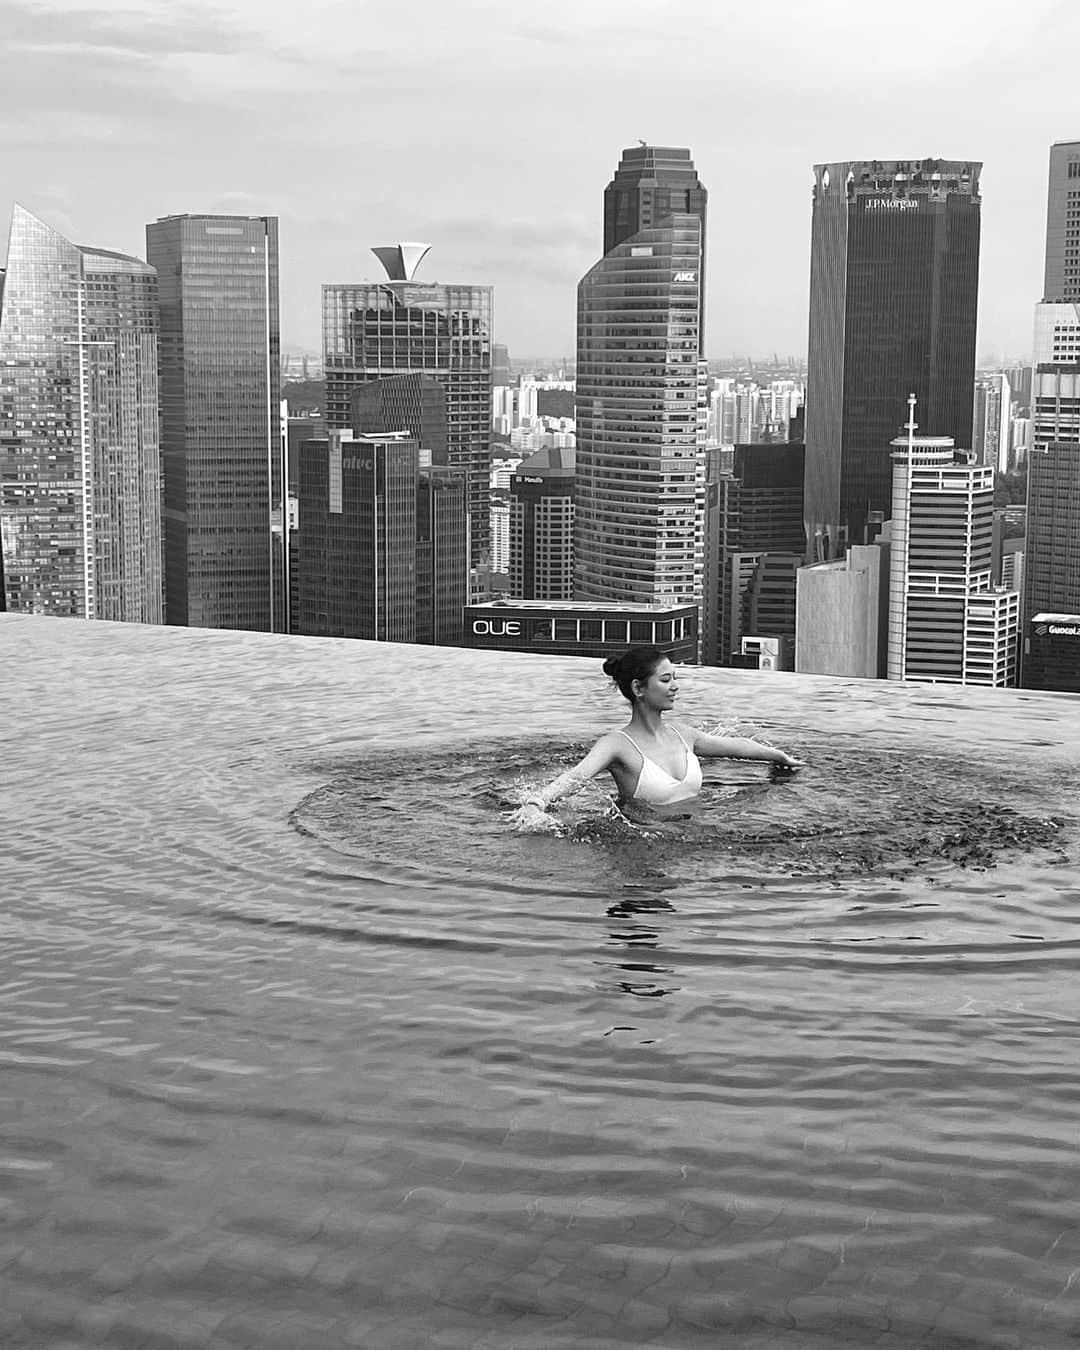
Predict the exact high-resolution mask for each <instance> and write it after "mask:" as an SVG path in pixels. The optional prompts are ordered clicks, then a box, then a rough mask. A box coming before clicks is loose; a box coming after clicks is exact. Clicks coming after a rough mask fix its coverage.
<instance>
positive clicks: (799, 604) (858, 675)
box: [795, 535, 889, 680]
mask: <svg viewBox="0 0 1080 1350" xmlns="http://www.w3.org/2000/svg"><path fill="white" fill-rule="evenodd" d="M888 563H889V550H888V544H887V542H885V537H884V535H879V537H878V540H877V542H876V543H873V544H852V546H851V547H850V548H849V549H848V551H847V553H846V554H845V555H844V556H843V557H842V558H834V559H832V560H830V561H826V562H819V563H811V564H810V565H809V566H807V567H800V568H799V573H798V577H797V579H796V604H795V613H796V625H795V669H796V670H797V671H798V672H799V673H800V674H801V675H843V676H847V677H848V678H854V679H863V680H877V679H884V677H885V637H886V633H887V621H888V620H887V609H886V600H887V594H888V570H887V569H888Z"/></svg>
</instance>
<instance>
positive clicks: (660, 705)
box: [634, 656, 679, 712]
mask: <svg viewBox="0 0 1080 1350" xmlns="http://www.w3.org/2000/svg"><path fill="white" fill-rule="evenodd" d="M634 692H635V693H636V694H637V696H638V700H639V701H640V702H641V703H644V704H646V705H647V706H648V707H650V708H656V709H657V710H658V711H659V712H663V711H664V709H665V708H671V707H674V705H675V698H676V696H677V694H678V692H679V686H678V682H677V681H676V678H675V667H674V666H673V665H672V664H671V662H670V661H669V660H668V658H667V657H666V656H665V657H664V658H663V660H662V661H660V663H659V664H658V665H657V667H656V669H655V670H654V671H653V673H652V674H651V675H650V676H649V678H648V679H647V680H635V681H634Z"/></svg>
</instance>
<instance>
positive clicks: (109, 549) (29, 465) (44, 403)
mask: <svg viewBox="0 0 1080 1350" xmlns="http://www.w3.org/2000/svg"><path fill="white" fill-rule="evenodd" d="M0 295H2V300H0V533H2V539H3V568H2V574H3V577H4V583H5V591H6V605H7V608H8V609H10V610H22V611H25V612H28V613H33V614H52V615H62V616H69V617H75V618H85V619H95V618H96V619H119V620H125V621H128V622H136V623H160V622H161V618H162V594H161V463H160V453H159V444H158V415H157V404H158V365H157V331H158V308H157V278H156V276H155V274H154V269H153V268H152V267H150V266H149V265H148V264H146V263H144V262H142V261H141V260H140V259H138V258H130V257H128V256H127V255H126V254H122V253H113V252H110V251H108V250H104V249H92V248H83V247H80V246H78V245H75V244H72V243H69V241H68V240H67V239H65V238H63V236H61V235H60V234H58V233H57V232H56V231H55V230H53V229H51V228H50V227H49V226H48V225H46V224H45V223H44V222H43V221H40V220H38V219H37V218H36V217H35V216H33V215H31V214H30V212H29V211H26V210H25V209H24V208H23V207H21V206H18V205H17V206H16V207H15V209H14V213H13V215H12V220H11V234H10V237H9V242H8V265H7V271H6V275H5V277H4V284H3V290H2V292H0Z"/></svg>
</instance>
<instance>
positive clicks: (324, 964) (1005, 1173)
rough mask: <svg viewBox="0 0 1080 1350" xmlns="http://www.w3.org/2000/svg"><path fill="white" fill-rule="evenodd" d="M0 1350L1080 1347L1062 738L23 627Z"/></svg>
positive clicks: (532, 671) (12, 679)
mask: <svg viewBox="0 0 1080 1350" xmlns="http://www.w3.org/2000/svg"><path fill="white" fill-rule="evenodd" d="M0 675H2V677H3V688H4V691H5V696H6V698H5V705H6V714H7V715H6V717H5V720H4V724H3V729H2V730H0V737H2V738H3V745H2V746H0V755H2V759H0V765H2V768H0V785H2V792H3V804H4V808H5V809H4V820H5V826H6V829H5V849H4V861H3V864H2V866H0V881H2V892H0V894H2V897H3V902H2V905H0V924H2V926H3V927H2V943H0V1071H2V1072H0V1345H3V1346H4V1347H9V1346H10V1347H31V1346H33V1347H39V1346H40V1347H49V1350H54V1347H59V1348H60V1350H74V1348H75V1347H84V1346H85V1347H91V1346H109V1347H124V1348H126V1347H138V1350H144V1348H146V1350H158V1347H161V1348H162V1350H164V1348H165V1347H168V1348H169V1350H174V1348H175V1347H180V1348H182V1350H186V1348H187V1347H212V1348H213V1350H218V1348H220V1350H228V1348H230V1347H251V1348H252V1350H256V1348H258V1350H276V1348H277V1347H295V1350H322V1347H326V1348H327V1350H329V1348H330V1347H339V1346H343V1347H344V1346H359V1347H365V1348H367V1347H371V1348H372V1350H383V1347H385V1348H386V1350H395V1348H397V1347H412V1346H416V1347H426V1346H446V1347H473V1346H479V1347H504V1348H505V1350H509V1348H510V1347H519V1350H524V1348H525V1347H530V1348H531V1347H547V1346H551V1347H556V1346H561V1347H612V1350H614V1347H619V1346H627V1345H654V1346H669V1347H683V1346H698V1345H700V1346H714V1345H717V1344H733V1345H738V1346H746V1347H751V1350H754V1348H755V1347H766V1346H768V1347H783V1348H785V1350H794V1348H795V1347H800V1348H801V1347H810V1346H815V1347H821V1346H831V1345H834V1344H840V1343H848V1344H853V1345H860V1346H862V1345H873V1346H880V1347H885V1348H888V1347H916V1346H918V1347H935V1348H937V1347H951V1346H956V1347H960V1346H1015V1347H1029V1346H1038V1347H1056V1346H1066V1345H1070V1344H1075V1341H1076V1338H1077V1336H1078V1335H1080V1149H1078V1144H1080V1125H1078V1123H1077V1122H1078V1105H1080V1087H1078V1085H1077V1067H1078V1064H1080V991H1078V981H1077V979H1076V970H1077V963H1078V958H1080V878H1078V868H1077V862H1078V859H1080V821H1078V817H1080V810H1078V807H1077V795H1076V789H1075V783H1074V779H1073V774H1074V772H1075V765H1076V762H1077V757H1078V752H1080V699H1076V698H1074V697H1070V696H1047V695H1042V696H1035V695H1027V694H1024V693H1021V692H1007V693H994V692H992V691H975V690H961V689H957V688H953V687H940V688H936V689H935V688H922V687H918V686H893V685H884V684H878V683H865V682H858V681H839V680H826V679H815V678H812V677H800V676H786V675H775V676H767V677H766V676H759V675H756V674H751V673H748V672H736V671H718V670H688V671H687V672H686V674H685V676H684V677H681V678H680V684H681V686H682V690H683V692H682V695H681V697H680V713H679V716H680V717H682V718H684V719H685V720H687V721H689V722H691V723H694V724H696V725H700V726H714V725H717V724H720V725H723V726H725V727H730V728H732V729H734V730H737V731H739V732H740V733H750V734H757V735H760V736H761V737H762V738H764V739H768V740H770V741H772V742H773V743H776V744H778V745H782V746H783V747H784V748H785V749H789V750H792V751H793V752H794V753H796V754H798V755H799V757H800V758H802V759H804V760H806V762H807V768H806V769H805V770H803V771H802V773H800V774H799V775H798V776H796V777H795V778H793V779H791V780H789V781H786V782H777V783H771V782H770V781H769V779H768V776H767V774H766V772H765V770H764V769H763V768H762V767H760V766H758V765H753V764H749V763H745V762H742V763H738V762H724V763H713V764H709V765H707V769H706V785H705V789H704V791H703V794H702V797H701V799H700V802H699V803H697V804H696V806H695V807H694V809H693V810H691V811H688V812H686V813H683V812H678V813H675V814H674V816H673V817H672V818H668V819H663V820H656V821H650V820H647V819H646V820H643V821H627V820H625V819H623V818H622V817H621V816H620V815H619V814H618V813H617V812H615V811H613V809H612V806H611V801H610V787H609V785H606V784H599V783H597V784H594V785H590V787H589V788H587V789H586V790H585V791H583V792H582V793H581V794H579V795H578V796H577V797H576V798H575V799H574V800H573V801H572V802H570V803H568V804H567V806H566V807H565V808H564V809H563V810H562V811H560V813H559V819H560V822H561V823H560V826H559V829H558V831H557V832H552V833H548V834H540V835H529V834H521V833H518V832H516V831H514V830H513V829H511V828H510V827H509V825H508V823H507V819H506V814H507V813H508V812H509V811H510V810H512V809H513V807H514V805H515V804H516V802H517V801H519V800H520V799H521V797H522V795H523V794H525V793H527V792H528V790H529V788H530V787H533V786H535V785H536V784H537V783H538V782H540V781H543V780H545V779H546V778H548V777H551V776H553V775H554V774H555V773H556V772H558V771H559V769H560V768H561V767H564V766H565V765H566V764H567V763H570V762H572V760H573V759H574V758H575V757H576V755H577V754H579V753H580V752H581V750H583V749H584V747H585V746H586V745H587V744H588V743H589V741H590V740H591V738H592V737H594V736H595V735H597V734H598V733H599V732H601V731H602V730H604V729H606V728H608V727H611V726H615V725H619V724H620V722H621V721H622V720H623V714H622V711H621V701H620V699H619V698H618V696H617V694H614V693H613V692H612V691H611V690H610V687H609V686H608V685H607V682H606V681H605V680H604V679H603V677H602V675H601V674H600V672H599V663H598V662H597V663H592V662H588V661H580V660H574V659H570V658H554V657H546V658H545V657H525V656H517V655H512V654H506V655H494V654H485V653H477V652H462V651H453V650H449V649H424V648H417V647H404V646H377V645H374V644H367V643H348V642H333V641H319V640H315V639H300V638H275V637H268V636H260V635H249V634H229V633H210V632H200V631H186V630H169V629H150V628H136V627H127V626H123V625H114V624H104V623H98V624H83V623H76V622H70V621H69V622H64V621H52V620H44V619H30V618H23V617H18V616H0Z"/></svg>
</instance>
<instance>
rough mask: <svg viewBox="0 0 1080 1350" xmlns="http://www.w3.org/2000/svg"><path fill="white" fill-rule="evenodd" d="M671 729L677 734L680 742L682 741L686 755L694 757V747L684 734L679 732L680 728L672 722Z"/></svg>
mask: <svg viewBox="0 0 1080 1350" xmlns="http://www.w3.org/2000/svg"><path fill="white" fill-rule="evenodd" d="M671 729H672V731H673V732H674V733H675V735H676V736H678V738H679V740H680V741H682V743H683V745H684V747H685V748H686V753H687V754H688V755H692V754H693V753H694V748H693V746H692V745H691V744H690V742H689V741H688V740H687V739H686V737H685V736H684V735H683V734H682V732H681V731H680V730H679V728H678V727H677V726H676V725H675V723H674V722H672V724H671Z"/></svg>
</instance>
